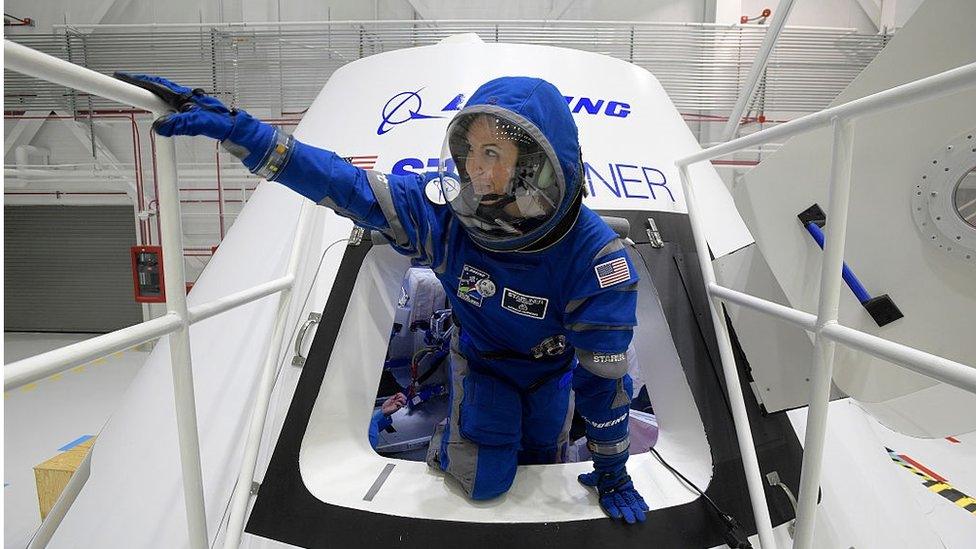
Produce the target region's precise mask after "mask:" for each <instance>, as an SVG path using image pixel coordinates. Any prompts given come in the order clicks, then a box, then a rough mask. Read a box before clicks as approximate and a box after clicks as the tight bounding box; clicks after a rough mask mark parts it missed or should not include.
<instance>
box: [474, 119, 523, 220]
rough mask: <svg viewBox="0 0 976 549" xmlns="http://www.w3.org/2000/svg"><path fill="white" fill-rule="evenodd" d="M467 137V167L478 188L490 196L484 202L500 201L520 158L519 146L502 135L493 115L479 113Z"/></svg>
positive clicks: (484, 194)
mask: <svg viewBox="0 0 976 549" xmlns="http://www.w3.org/2000/svg"><path fill="white" fill-rule="evenodd" d="M467 141H468V146H469V147H470V149H469V150H468V154H467V157H466V158H465V162H464V169H465V171H467V173H468V177H470V178H471V184H472V185H474V191H475V193H476V194H478V195H479V196H482V197H486V198H487V200H484V199H483V200H482V203H488V204H490V203H492V202H496V201H498V200H499V199H500V198H501V196H500V195H504V194H505V193H506V192H507V191H508V183H509V181H511V180H512V175H513V172H514V169H515V161H516V160H517V159H518V154H519V151H518V147H517V146H516V145H515V143H513V142H512V141H511V140H509V139H505V138H504V136H499V135H498V131H497V128H496V124H495V118H494V117H491V116H479V117H477V118H476V119H475V120H474V122H473V123H472V124H471V126H470V127H469V128H468V134H467ZM486 195H494V196H486Z"/></svg>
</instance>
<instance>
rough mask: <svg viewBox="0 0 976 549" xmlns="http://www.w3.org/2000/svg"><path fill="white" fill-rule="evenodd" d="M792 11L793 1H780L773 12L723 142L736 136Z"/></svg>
mask: <svg viewBox="0 0 976 549" xmlns="http://www.w3.org/2000/svg"><path fill="white" fill-rule="evenodd" d="M792 9H793V0H780V2H779V5H778V6H776V11H774V12H773V20H772V22H770V24H769V28H767V29H766V36H764V37H763V41H762V46H760V48H759V52H758V53H757V54H756V60H755V61H753V62H752V67H751V68H750V69H749V76H748V77H746V85H745V86H744V87H743V88H742V91H740V92H739V97H738V98H737V99H736V100H735V107H733V108H732V114H730V115H729V120H728V122H726V123H725V128H724V129H723V130H722V141H728V140H729V139H732V136H733V135H735V130H736V129H737V128H738V127H739V121H740V120H741V119H742V113H744V112H745V110H746V103H748V102H749V99H750V98H752V92H753V91H755V89H756V83H757V82H759V75H761V74H762V72H763V70H765V69H766V63H767V62H768V61H769V54H771V53H772V52H773V46H775V45H776V40H778V39H779V35H780V33H781V32H782V31H783V27H784V26H786V18H787V17H789V15H790V10H792Z"/></svg>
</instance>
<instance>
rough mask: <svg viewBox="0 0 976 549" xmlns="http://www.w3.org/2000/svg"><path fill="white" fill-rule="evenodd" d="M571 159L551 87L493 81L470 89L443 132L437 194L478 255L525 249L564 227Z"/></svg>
mask: <svg viewBox="0 0 976 549" xmlns="http://www.w3.org/2000/svg"><path fill="white" fill-rule="evenodd" d="M579 158H580V157H579V141H578V137H577V129H576V124H575V122H574V121H573V118H572V114H571V113H570V112H569V107H568V106H567V104H566V100H565V98H564V97H563V96H562V94H561V93H559V91H558V90H557V89H556V87H555V86H553V85H552V84H549V83H548V82H546V81H544V80H540V79H538V78H525V77H506V78H499V79H496V80H492V81H490V82H488V83H486V84H484V85H483V86H481V87H480V88H478V90H477V91H476V92H475V93H474V94H473V95H472V97H471V99H470V100H469V101H468V104H467V106H466V107H465V108H464V109H463V110H462V111H461V112H459V113H458V114H457V115H456V116H455V117H454V119H453V120H452V121H451V123H450V125H449V126H448V129H447V136H446V137H445V139H444V146H443V147H442V151H441V159H440V164H439V166H440V168H439V172H440V184H441V191H442V193H443V195H444V198H445V199H446V200H447V203H448V204H449V205H450V207H451V209H452V211H453V212H454V215H455V216H456V218H457V219H458V220H459V221H460V222H461V224H462V225H463V227H464V229H465V230H466V231H467V233H468V235H469V236H470V237H471V238H472V239H473V240H474V241H475V242H476V243H477V244H478V245H480V246H481V247H483V248H485V249H488V250H492V251H502V252H504V251H515V250H524V249H527V248H530V249H531V247H532V245H533V244H536V243H538V242H540V241H541V240H542V239H544V238H546V237H547V236H548V237H549V238H548V239H546V240H547V241H552V240H555V239H553V237H554V236H555V237H557V238H558V237H559V236H561V234H560V235H554V234H553V233H554V231H556V232H561V233H562V234H564V233H565V232H566V231H568V230H569V228H571V227H572V222H574V221H575V216H576V214H577V212H578V204H579V193H580V181H579V180H580V165H579ZM574 205H575V206H576V208H575V209H574V207H573V206H574ZM569 216H572V219H569ZM564 218H565V219H566V220H567V221H568V223H567V222H562V221H563V220H564Z"/></svg>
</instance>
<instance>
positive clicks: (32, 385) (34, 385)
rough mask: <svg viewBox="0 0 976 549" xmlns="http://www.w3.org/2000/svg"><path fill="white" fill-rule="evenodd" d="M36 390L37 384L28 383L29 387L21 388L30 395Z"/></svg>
mask: <svg viewBox="0 0 976 549" xmlns="http://www.w3.org/2000/svg"><path fill="white" fill-rule="evenodd" d="M34 389H37V383H28V384H27V385H24V386H23V387H21V388H20V390H21V391H23V392H25V393H29V392H30V391H33V390H34Z"/></svg>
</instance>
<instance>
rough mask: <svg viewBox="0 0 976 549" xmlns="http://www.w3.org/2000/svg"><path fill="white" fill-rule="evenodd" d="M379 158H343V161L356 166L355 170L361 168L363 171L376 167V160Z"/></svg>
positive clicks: (374, 156)
mask: <svg viewBox="0 0 976 549" xmlns="http://www.w3.org/2000/svg"><path fill="white" fill-rule="evenodd" d="M377 158H379V156H378V155H375V154H374V155H372V156H344V157H343V159H344V160H345V161H346V162H348V163H350V164H352V165H353V166H356V167H357V168H362V169H364V170H372V169H373V166H375V165H376V159H377Z"/></svg>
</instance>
